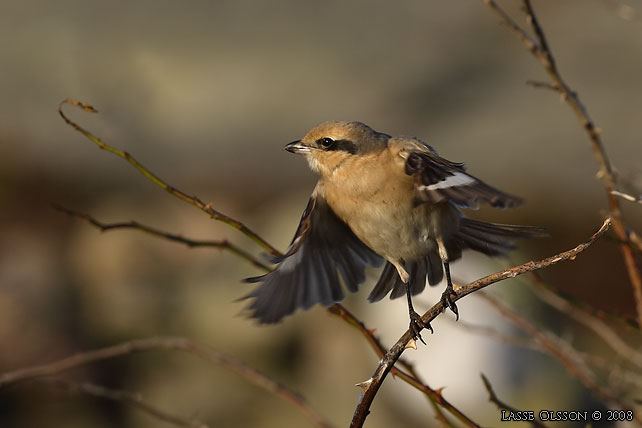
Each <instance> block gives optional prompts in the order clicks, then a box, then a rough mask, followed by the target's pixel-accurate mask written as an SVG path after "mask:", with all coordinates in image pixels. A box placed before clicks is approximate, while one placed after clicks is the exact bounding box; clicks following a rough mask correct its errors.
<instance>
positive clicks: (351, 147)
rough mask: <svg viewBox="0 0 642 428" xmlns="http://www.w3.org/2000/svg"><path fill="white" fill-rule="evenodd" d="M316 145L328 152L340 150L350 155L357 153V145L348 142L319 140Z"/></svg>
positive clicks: (327, 139) (328, 139)
mask: <svg viewBox="0 0 642 428" xmlns="http://www.w3.org/2000/svg"><path fill="white" fill-rule="evenodd" d="M317 144H318V145H319V146H321V147H322V148H323V149H325V150H328V151H336V150H341V151H344V152H348V153H350V154H353V155H354V154H355V153H357V145H356V144H355V143H353V142H352V141H350V140H332V139H331V138H328V137H326V138H319V139H318V140H317Z"/></svg>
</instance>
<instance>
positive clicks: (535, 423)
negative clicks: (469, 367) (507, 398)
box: [481, 373, 546, 428]
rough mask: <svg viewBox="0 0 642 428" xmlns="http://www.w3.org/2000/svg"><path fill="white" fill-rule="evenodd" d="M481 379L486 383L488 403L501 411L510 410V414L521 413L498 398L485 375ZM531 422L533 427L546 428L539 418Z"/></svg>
mask: <svg viewBox="0 0 642 428" xmlns="http://www.w3.org/2000/svg"><path fill="white" fill-rule="evenodd" d="M481 378H482V381H483V382H484V387H485V388H486V391H488V401H490V402H491V403H493V404H495V405H496V406H497V408H498V409H499V410H508V411H509V412H513V413H518V412H520V411H519V410H517V409H516V408H514V407H512V406H510V405H508V404H506V403H505V402H503V401H502V400H500V399H499V397H497V394H495V391H494V390H493V386H492V385H491V384H490V381H489V380H488V378H487V377H486V376H485V375H484V374H483V373H482V374H481ZM530 422H531V423H530V425H531V426H533V427H540V428H546V425H544V424H543V423H541V422H540V421H539V420H538V419H537V418H535V420H533V421H530Z"/></svg>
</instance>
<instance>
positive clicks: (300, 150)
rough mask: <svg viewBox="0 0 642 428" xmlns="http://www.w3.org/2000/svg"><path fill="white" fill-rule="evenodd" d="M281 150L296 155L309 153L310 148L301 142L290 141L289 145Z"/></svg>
mask: <svg viewBox="0 0 642 428" xmlns="http://www.w3.org/2000/svg"><path fill="white" fill-rule="evenodd" d="M283 149H285V150H287V151H288V152H290V153H296V154H301V155H302V154H306V153H310V147H308V146H306V145H305V143H303V142H302V141H301V140H296V141H292V142H291V143H290V144H286V146H285V147H283Z"/></svg>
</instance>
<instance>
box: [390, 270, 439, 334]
mask: <svg viewBox="0 0 642 428" xmlns="http://www.w3.org/2000/svg"><path fill="white" fill-rule="evenodd" d="M393 265H394V266H395V268H397V273H398V274H399V277H400V278H401V280H402V281H403V283H404V285H405V286H406V297H407V298H408V314H409V316H410V327H409V329H410V333H411V334H412V338H413V339H415V340H417V339H419V340H421V342H422V343H423V344H424V345H425V344H426V342H424V339H423V338H422V337H421V330H423V329H424V328H427V329H429V330H430V332H431V333H433V332H434V331H433V329H432V327H431V326H430V323H428V324H426V323H424V322H423V320H422V319H421V315H419V314H418V313H417V312H416V311H415V308H413V306H412V297H411V296H410V275H409V274H408V272H406V269H405V268H404V267H403V264H402V263H401V262H396V263H393Z"/></svg>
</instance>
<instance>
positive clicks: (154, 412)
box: [40, 378, 208, 428]
mask: <svg viewBox="0 0 642 428" xmlns="http://www.w3.org/2000/svg"><path fill="white" fill-rule="evenodd" d="M40 380H41V381H43V382H45V383H50V384H53V385H55V386H59V387H62V388H65V389H67V390H68V391H69V392H71V393H75V394H85V395H90V396H93V397H98V398H104V399H107V400H112V401H116V402H119V403H125V404H129V405H130V406H133V407H136V408H137V409H139V410H141V411H143V412H145V413H147V414H149V415H151V416H153V417H155V418H157V419H158V420H160V421H163V422H167V423H170V424H173V425H176V426H179V427H191V428H208V425H207V424H205V423H203V422H201V421H198V420H195V419H185V418H182V417H180V416H176V415H173V414H171V413H167V412H166V411H164V410H162V409H159V408H158V407H156V406H154V405H152V404H150V403H148V402H147V401H145V400H143V398H142V397H141V396H140V394H133V393H131V392H126V391H120V390H117V389H110V388H105V387H104V386H101V385H96V384H94V383H89V382H82V383H81V382H74V381H70V380H66V379H59V378H53V379H46V378H45V379H40Z"/></svg>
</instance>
